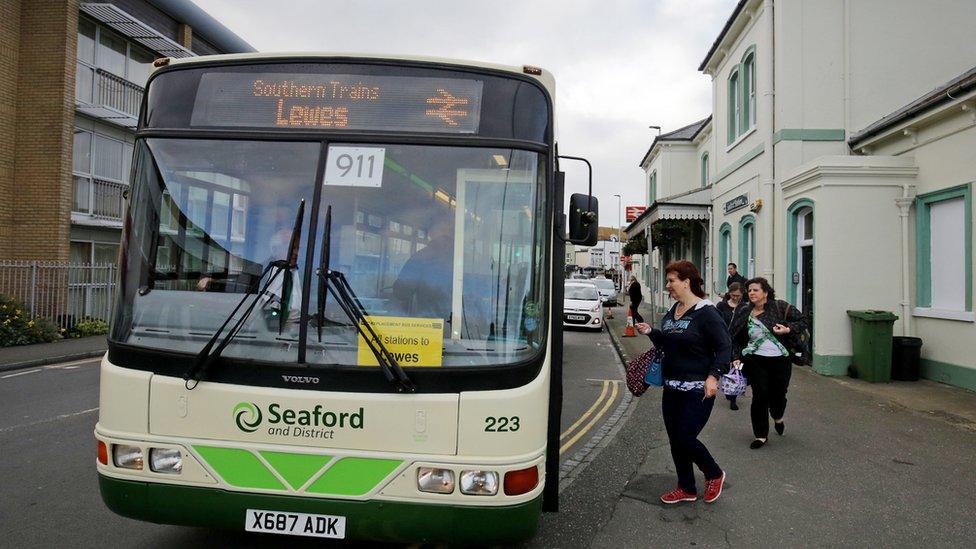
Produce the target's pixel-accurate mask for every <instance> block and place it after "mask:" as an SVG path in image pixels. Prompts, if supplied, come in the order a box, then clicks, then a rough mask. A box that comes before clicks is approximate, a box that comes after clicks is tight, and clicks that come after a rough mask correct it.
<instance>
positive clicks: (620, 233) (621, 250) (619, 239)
mask: <svg viewBox="0 0 976 549" xmlns="http://www.w3.org/2000/svg"><path fill="white" fill-rule="evenodd" d="M613 196H616V197H617V263H618V265H614V266H613V270H614V271H616V270H617V268H618V267H622V266H623V264H622V263H620V258H621V257H623V255H624V248H623V244H621V242H623V240H624V236H623V229H624V225H623V223H622V220H621V217H620V211H621V209H623V205H622V202H621V201H620V195H619V194H615V195H613Z"/></svg>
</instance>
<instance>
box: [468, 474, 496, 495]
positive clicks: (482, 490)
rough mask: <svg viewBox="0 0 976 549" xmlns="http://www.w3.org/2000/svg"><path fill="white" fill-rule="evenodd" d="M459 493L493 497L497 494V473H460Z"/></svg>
mask: <svg viewBox="0 0 976 549" xmlns="http://www.w3.org/2000/svg"><path fill="white" fill-rule="evenodd" d="M461 493H462V494H468V495H469V496H493V495H495V494H497V493H498V473H496V472H494V471H461Z"/></svg>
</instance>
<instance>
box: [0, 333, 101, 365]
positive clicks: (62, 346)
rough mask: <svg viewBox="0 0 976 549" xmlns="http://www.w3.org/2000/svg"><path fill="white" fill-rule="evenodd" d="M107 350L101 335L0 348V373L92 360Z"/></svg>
mask: <svg viewBox="0 0 976 549" xmlns="http://www.w3.org/2000/svg"><path fill="white" fill-rule="evenodd" d="M107 350H108V344H107V343H106V340H105V336H103V335H102V336H92V337H82V338H78V339H62V340H60V341H55V342H54V343H36V344H34V345H16V346H13V347H0V372H6V371H10V370H19V369H22V368H33V367H36V366H45V365H48V364H56V363H59V362H68V361H71V360H81V359H85V358H93V357H97V356H101V355H103V354H105V351H107Z"/></svg>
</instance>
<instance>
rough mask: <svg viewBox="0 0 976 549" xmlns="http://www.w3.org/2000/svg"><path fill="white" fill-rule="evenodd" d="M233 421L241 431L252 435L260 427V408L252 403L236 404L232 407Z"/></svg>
mask: <svg viewBox="0 0 976 549" xmlns="http://www.w3.org/2000/svg"><path fill="white" fill-rule="evenodd" d="M234 421H235V422H236V423H237V428H238V429H240V430H241V431H244V432H245V433H253V432H254V431H257V430H258V426H259V425H261V408H258V406H257V405H256V404H254V403H253V402H238V403H237V406H234Z"/></svg>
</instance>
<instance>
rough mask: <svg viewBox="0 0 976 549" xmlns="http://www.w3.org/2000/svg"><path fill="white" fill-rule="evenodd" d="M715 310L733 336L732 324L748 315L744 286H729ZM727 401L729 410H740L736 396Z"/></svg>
mask: <svg viewBox="0 0 976 549" xmlns="http://www.w3.org/2000/svg"><path fill="white" fill-rule="evenodd" d="M715 310H717V311H718V314H719V315H721V316H722V320H723V321H725V327H726V329H728V330H729V333H730V334H731V330H732V323H733V322H734V321H735V318H736V317H737V316H739V315H744V314H746V310H747V307H746V304H745V303H744V302H743V301H742V286H741V285H740V284H739V283H738V282H733V283H732V284H729V291H727V292H725V295H724V296H722V301H720V302H719V303H718V305H716V306H715ZM725 399H726V400H728V401H729V408H731V409H732V410H738V409H739V405H738V404H736V402H735V399H736V397H735V395H725Z"/></svg>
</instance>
